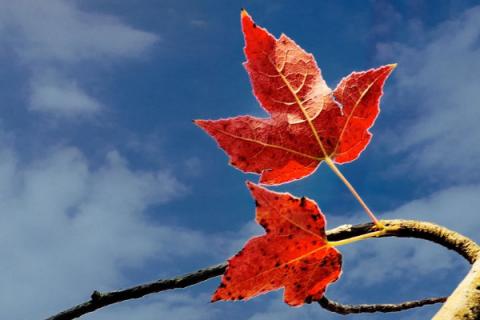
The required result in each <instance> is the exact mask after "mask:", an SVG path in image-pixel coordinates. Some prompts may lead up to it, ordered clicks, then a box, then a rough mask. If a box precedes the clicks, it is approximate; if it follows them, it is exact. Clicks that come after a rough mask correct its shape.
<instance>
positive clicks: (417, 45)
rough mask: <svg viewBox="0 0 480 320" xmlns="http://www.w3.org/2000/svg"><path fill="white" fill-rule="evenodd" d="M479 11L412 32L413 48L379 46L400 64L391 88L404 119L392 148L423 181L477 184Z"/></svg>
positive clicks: (479, 155) (392, 137) (479, 150)
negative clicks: (425, 29)
mask: <svg viewBox="0 0 480 320" xmlns="http://www.w3.org/2000/svg"><path fill="white" fill-rule="evenodd" d="M479 19H480V7H474V8H472V9H470V10H467V11H466V12H464V13H463V14H461V15H460V16H458V17H456V18H454V19H451V20H449V21H447V22H444V23H442V24H440V25H439V26H438V27H436V28H435V29H434V30H433V31H431V32H428V33H422V32H421V28H419V29H418V30H417V32H416V33H415V34H414V37H416V39H421V40H422V41H415V39H413V38H412V39H411V41H410V42H411V43H412V44H411V45H403V44H399V43H381V44H379V45H378V49H379V51H378V52H379V55H380V58H381V59H387V60H389V61H391V60H392V59H393V60H395V61H398V62H399V68H398V71H397V73H396V80H397V84H396V86H395V87H394V88H392V89H391V90H392V91H393V92H394V94H393V97H394V99H396V105H397V108H398V109H397V110H401V112H398V113H399V114H400V113H401V114H402V116H403V120H401V121H400V123H399V124H398V126H396V127H395V132H397V134H395V133H393V132H392V133H391V135H390V137H389V138H390V141H389V145H390V146H395V147H394V148H393V149H392V147H390V149H391V150H392V151H394V152H398V153H399V154H404V155H407V157H408V161H407V162H404V163H403V166H405V167H406V169H408V170H414V171H415V172H416V173H418V174H420V175H422V176H423V177H429V178H433V179H442V180H446V181H456V182H462V181H463V182H466V181H470V182H472V181H478V180H479V179H480V173H479V171H478V170H477V165H478V163H479V162H480V148H478V141H480V127H479V126H478V119H479V118H480V108H479V107H478V101H480V90H479V88H480V78H479V77H478V74H480V59H479V56H480V27H479V24H478V21H479Z"/></svg>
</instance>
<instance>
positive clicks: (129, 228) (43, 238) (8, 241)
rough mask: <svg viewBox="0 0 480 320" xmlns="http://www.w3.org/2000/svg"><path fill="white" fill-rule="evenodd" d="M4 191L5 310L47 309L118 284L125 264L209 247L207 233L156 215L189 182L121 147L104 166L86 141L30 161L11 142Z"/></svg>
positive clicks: (1, 171) (0, 212)
mask: <svg viewBox="0 0 480 320" xmlns="http://www.w3.org/2000/svg"><path fill="white" fill-rule="evenodd" d="M0 191H1V193H0V194H1V202H0V252H2V263H0V274H1V275H2V286H1V288H0V296H1V297H2V298H1V299H0V310H1V312H0V314H1V315H2V316H1V317H2V318H6V319H33V318H39V317H42V316H47V315H49V314H52V313H55V312H57V311H59V310H62V309H63V308H65V307H67V306H69V305H74V304H76V303H78V302H80V301H82V300H84V299H85V298H86V297H88V295H89V294H90V293H91V291H92V290H93V289H100V290H106V289H116V288H118V287H119V286H120V284H122V283H125V281H126V280H125V278H124V276H125V275H124V270H125V268H129V269H128V270H132V271H134V272H136V271H135V270H137V269H136V268H138V267H140V266H142V265H143V264H144V263H145V262H146V261H150V260H151V259H154V260H156V261H163V263H168V261H170V260H174V259H175V258H178V257H187V256H190V255H192V254H195V253H198V254H206V253H207V252H206V251H207V246H206V244H205V236H204V235H202V234H201V233H198V232H195V231H192V230H188V229H184V228H180V227H174V226H165V225H161V224H152V222H150V221H149V218H148V216H147V215H146V210H147V209H148V208H150V207H151V206H152V205H155V204H157V205H158V204H161V203H165V202H168V201H170V200H171V199H173V198H175V197H178V196H181V195H182V193H183V192H185V187H184V186H183V185H182V184H181V183H180V182H178V181H177V180H176V179H175V177H174V176H172V175H171V174H170V173H169V172H168V171H165V170H160V171H158V172H144V171H134V170H132V169H130V168H129V167H128V165H127V163H126V161H125V160H124V159H123V158H122V157H121V156H120V155H119V154H118V153H117V152H115V151H112V152H110V153H109V154H107V157H106V160H105V163H104V164H102V165H101V166H99V167H98V168H95V169H94V168H92V167H91V165H90V164H89V162H88V161H87V160H86V159H85V158H84V156H83V155H82V153H81V152H80V151H79V150H78V149H76V148H71V147H61V148H56V149H51V150H48V153H47V155H45V156H43V157H40V158H39V159H38V160H36V161H35V162H30V163H21V162H20V161H19V160H18V159H17V156H16V153H15V151H14V150H13V149H12V148H10V147H8V146H6V145H5V144H2V146H1V148H0ZM155 214H157V215H158V214H162V212H156V213H155ZM25 306H28V307H27V308H26V307H25Z"/></svg>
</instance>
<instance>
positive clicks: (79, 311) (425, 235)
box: [47, 220, 480, 320]
mask: <svg viewBox="0 0 480 320" xmlns="http://www.w3.org/2000/svg"><path fill="white" fill-rule="evenodd" d="M382 223H383V224H384V225H385V226H387V227H388V232H387V233H385V234H384V235H382V237H408V238H419V239H425V240H429V241H433V242H435V243H438V244H440V245H442V246H444V247H446V248H448V249H451V250H454V251H456V252H457V253H459V254H460V255H461V256H463V257H464V258H465V259H467V260H468V261H469V262H470V263H473V262H475V261H476V259H477V257H478V256H479V254H480V247H479V246H478V245H477V244H476V243H475V242H473V241H472V240H470V239H469V238H467V237H465V236H462V235H460V234H458V233H456V232H454V231H451V230H449V229H447V228H444V227H441V226H438V225H435V224H433V223H428V222H421V221H412V220H385V221H382ZM375 228H376V227H375V226H374V225H373V224H372V223H368V224H361V225H356V226H352V225H345V226H340V227H338V228H335V229H332V230H329V231H328V232H327V237H328V240H330V241H338V240H343V239H347V238H351V237H353V236H357V235H361V234H365V233H369V232H372V231H375V230H376V229H375ZM226 267H227V264H226V263H221V264H218V265H215V266H211V267H208V268H205V269H201V270H198V271H195V272H192V273H189V274H185V275H183V276H179V277H176V278H172V279H167V280H158V281H155V282H151V283H146V284H142V285H139V286H135V287H132V288H128V289H125V290H120V291H112V292H107V293H101V292H98V291H94V292H93V294H92V296H91V299H90V300H89V301H87V302H85V303H82V304H79V305H77V306H75V307H72V308H70V309H67V310H65V311H63V312H60V313H58V314H56V315H54V316H52V317H50V318H48V319H47V320H69V319H74V318H78V317H80V316H82V315H84V314H86V313H89V312H92V311H95V310H97V309H100V308H103V307H105V306H108V305H111V304H114V303H118V302H121V301H126V300H130V299H138V298H141V297H143V296H145V295H148V294H151V293H156V292H160V291H165V290H171V289H177V288H185V287H188V286H192V285H194V284H197V283H199V282H202V281H205V280H207V279H210V278H214V277H217V276H220V275H222V274H223V273H224V272H225V270H226ZM444 299H445V298H432V299H426V300H420V301H411V302H405V303H401V304H398V305H384V304H380V305H357V306H355V305H341V304H339V303H337V302H332V301H329V300H328V299H327V298H324V299H322V300H320V301H319V303H320V305H321V306H322V307H325V306H324V305H327V306H331V308H328V307H327V309H328V310H330V311H334V312H337V311H335V310H343V311H345V310H347V309H351V310H369V311H358V312H372V311H371V310H374V309H378V310H375V312H376V311H379V312H385V311H382V310H386V309H388V308H389V309H390V310H391V311H389V312H393V311H401V310H405V309H410V308H413V307H419V306H423V305H426V304H431V303H437V302H443V301H445V300H444ZM427 301H429V302H427ZM434 301H435V302H434ZM327 302H328V303H327ZM333 306H335V307H333ZM365 306H369V307H365ZM386 306H388V307H386ZM339 313H342V312H339ZM352 313H355V312H354V311H352ZM472 319H474V318H472Z"/></svg>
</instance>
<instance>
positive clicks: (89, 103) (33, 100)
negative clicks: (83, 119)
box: [29, 77, 102, 117]
mask: <svg viewBox="0 0 480 320" xmlns="http://www.w3.org/2000/svg"><path fill="white" fill-rule="evenodd" d="M101 108H102V105H101V104H100V103H99V102H98V101H97V100H95V99H94V98H93V97H91V96H89V95H88V94H87V93H86V92H85V91H83V90H82V89H80V88H79V86H78V84H77V83H75V82H73V81H72V80H68V79H62V78H60V79H58V78H54V77H50V78H46V79H39V78H34V79H32V81H31V94H30V107H29V110H32V111H38V112H43V113H49V114H52V115H58V116H66V117H72V116H78V115H85V116H88V115H92V114H94V113H97V112H98V111H100V110H101Z"/></svg>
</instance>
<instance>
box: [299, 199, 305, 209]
mask: <svg viewBox="0 0 480 320" xmlns="http://www.w3.org/2000/svg"><path fill="white" fill-rule="evenodd" d="M300 207H302V208H303V207H305V197H302V198H301V199H300Z"/></svg>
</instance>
